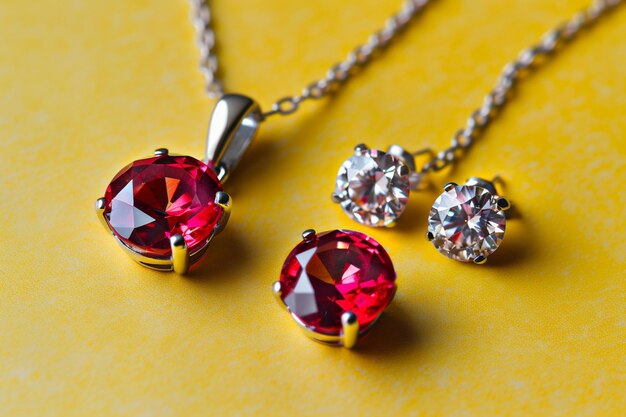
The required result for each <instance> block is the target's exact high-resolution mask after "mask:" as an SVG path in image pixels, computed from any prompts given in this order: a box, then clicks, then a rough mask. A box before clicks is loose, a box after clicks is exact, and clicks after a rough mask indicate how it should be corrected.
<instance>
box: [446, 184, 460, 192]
mask: <svg viewBox="0 0 626 417" xmlns="http://www.w3.org/2000/svg"><path fill="white" fill-rule="evenodd" d="M457 185H458V184H457V183H456V182H449V183H447V184H446V185H444V186H443V189H444V191H452V190H454V188H455V187H456V186H457Z"/></svg>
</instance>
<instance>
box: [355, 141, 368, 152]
mask: <svg viewBox="0 0 626 417" xmlns="http://www.w3.org/2000/svg"><path fill="white" fill-rule="evenodd" d="M368 149H369V148H368V147H367V145H366V144H364V143H359V144H358V145H356V146H355V147H354V153H357V154H359V153H361V152H363V151H366V150H368Z"/></svg>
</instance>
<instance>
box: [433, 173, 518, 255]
mask: <svg viewBox="0 0 626 417" xmlns="http://www.w3.org/2000/svg"><path fill="white" fill-rule="evenodd" d="M499 198H500V197H498V196H496V195H494V194H492V193H490V192H489V191H488V190H486V189H484V188H482V187H478V186H474V185H461V186H454V187H450V188H449V189H448V191H445V192H444V193H443V194H441V195H440V196H439V198H437V200H436V201H435V204H433V207H432V209H431V210H430V216H429V217H428V235H429V238H430V239H431V240H432V242H433V244H434V245H435V247H436V248H437V249H438V250H439V252H441V253H442V254H444V255H446V256H447V257H449V258H452V259H456V260H457V261H461V262H472V261H473V260H474V259H475V258H476V257H477V256H483V257H485V258H487V256H489V255H491V254H492V253H493V252H494V251H495V250H496V249H498V246H500V242H501V241H502V238H503V237H504V230H505V228H506V218H505V216H504V211H502V210H501V209H500V208H499V207H498V199H499Z"/></svg>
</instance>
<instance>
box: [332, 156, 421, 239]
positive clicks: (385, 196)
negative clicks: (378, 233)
mask: <svg viewBox="0 0 626 417" xmlns="http://www.w3.org/2000/svg"><path fill="white" fill-rule="evenodd" d="M418 154H420V152H418V153H416V154H411V153H409V152H407V151H405V150H404V149H403V148H402V147H400V146H398V145H393V146H391V147H390V148H389V150H388V151H387V152H384V151H381V150H379V149H369V148H368V147H367V146H366V145H363V144H361V145H357V146H355V148H354V154H353V155H352V156H351V157H350V158H348V159H347V160H346V161H345V162H344V163H343V164H342V165H341V168H339V172H338V173H337V180H336V186H335V192H334V193H332V194H331V198H332V200H333V202H335V203H338V204H340V205H341V208H342V209H343V211H344V212H345V213H346V214H347V215H348V216H349V217H350V218H352V219H353V220H356V221H357V222H359V223H361V224H363V225H365V226H373V227H382V226H385V227H393V226H394V225H395V224H396V220H398V218H399V217H400V216H401V215H402V213H403V212H404V209H405V208H406V204H407V201H408V199H409V193H410V191H411V189H413V190H416V189H418V188H419V185H420V182H421V178H422V174H421V173H419V172H417V171H416V169H415V159H414V156H416V155H418Z"/></svg>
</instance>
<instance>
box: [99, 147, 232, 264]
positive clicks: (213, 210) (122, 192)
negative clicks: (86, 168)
mask: <svg viewBox="0 0 626 417" xmlns="http://www.w3.org/2000/svg"><path fill="white" fill-rule="evenodd" d="M218 191H222V186H221V184H220V182H219V180H218V179H217V176H216V175H215V173H214V172H213V171H212V170H211V168H210V167H209V166H208V165H206V164H204V163H203V162H201V161H198V160H197V159H195V158H192V157H190V156H172V155H161V156H157V157H154V158H148V159H141V160H139V161H135V162H133V163H131V164H129V165H127V166H126V167H124V168H123V169H122V170H121V171H120V172H119V173H118V174H117V175H116V176H115V178H113V180H112V181H111V183H110V184H109V186H108V187H107V189H106V192H105V194H104V198H105V200H106V207H105V209H104V217H105V219H106V221H107V223H108V225H109V227H110V228H111V230H112V231H113V233H114V234H115V236H117V238H118V239H120V240H121V241H122V242H123V243H124V244H126V245H127V246H128V247H130V248H131V249H132V250H134V251H135V252H138V253H141V254H142V255H145V256H148V257H153V258H169V257H170V256H171V254H172V252H171V246H170V237H171V236H173V235H176V234H180V235H182V236H183V238H184V239H185V243H186V244H187V247H188V248H189V252H190V253H194V251H196V250H200V249H202V248H203V247H204V246H205V245H206V243H207V242H208V240H209V239H210V237H211V236H212V234H213V231H214V229H215V226H216V225H217V223H218V221H219V220H220V218H221V216H222V215H223V213H224V210H223V209H222V207H220V206H219V205H217V204H216V203H215V195H216V194H217V192H218Z"/></svg>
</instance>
